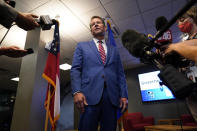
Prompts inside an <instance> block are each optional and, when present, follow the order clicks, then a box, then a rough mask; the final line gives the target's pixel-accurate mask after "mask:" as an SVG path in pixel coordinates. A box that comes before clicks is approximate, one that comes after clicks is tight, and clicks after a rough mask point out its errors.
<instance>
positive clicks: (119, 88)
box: [71, 40, 128, 106]
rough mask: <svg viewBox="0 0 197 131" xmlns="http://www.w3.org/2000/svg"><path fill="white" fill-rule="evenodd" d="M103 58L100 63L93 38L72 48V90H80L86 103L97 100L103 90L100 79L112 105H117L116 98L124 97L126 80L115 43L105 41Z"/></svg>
mask: <svg viewBox="0 0 197 131" xmlns="http://www.w3.org/2000/svg"><path fill="white" fill-rule="evenodd" d="M106 45H107V58H106V62H105V65H104V64H103V63H102V60H101V57H100V54H99V51H98V49H97V47H96V44H95V43H94V41H93V40H92V41H89V42H80V43H78V44H77V47H76V49H75V52H74V57H73V63H72V68H71V86H72V91H73V93H75V92H77V91H80V92H82V93H83V94H84V95H85V97H86V100H87V103H88V105H95V104H98V103H99V101H100V99H101V97H102V93H103V88H104V81H105V82H106V85H107V92H108V95H109V98H110V101H111V102H112V104H113V105H115V106H119V102H120V98H121V97H125V98H128V92H127V84H126V80H125V75H124V70H123V67H122V63H121V60H120V55H119V52H118V50H117V48H116V47H114V46H112V45H110V44H109V43H106Z"/></svg>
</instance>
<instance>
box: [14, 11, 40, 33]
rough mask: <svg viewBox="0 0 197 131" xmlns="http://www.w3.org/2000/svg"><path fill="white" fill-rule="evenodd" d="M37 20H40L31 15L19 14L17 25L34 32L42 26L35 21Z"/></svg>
mask: <svg viewBox="0 0 197 131" xmlns="http://www.w3.org/2000/svg"><path fill="white" fill-rule="evenodd" d="M35 18H38V16H36V15H34V14H30V13H18V15H17V17H16V24H17V25H18V26H19V27H20V28H22V29H24V30H26V31H28V30H32V29H34V28H36V27H39V26H40V25H39V24H38V23H37V22H36V21H35Z"/></svg>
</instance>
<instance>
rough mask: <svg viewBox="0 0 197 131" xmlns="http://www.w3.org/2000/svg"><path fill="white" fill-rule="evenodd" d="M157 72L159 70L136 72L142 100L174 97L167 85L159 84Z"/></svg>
mask: <svg viewBox="0 0 197 131" xmlns="http://www.w3.org/2000/svg"><path fill="white" fill-rule="evenodd" d="M159 73H160V71H153V72H148V73H143V74H138V78H139V84H140V90H141V96H142V101H143V102H147V101H158V100H169V99H175V97H174V96H173V94H172V92H171V91H170V90H169V89H168V87H167V86H165V85H160V84H159V82H161V80H160V79H159V77H158V74H159Z"/></svg>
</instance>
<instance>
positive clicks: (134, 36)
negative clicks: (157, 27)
mask: <svg viewBox="0 0 197 131" xmlns="http://www.w3.org/2000/svg"><path fill="white" fill-rule="evenodd" d="M122 43H123V46H124V47H125V48H126V49H127V50H128V51H129V52H130V53H131V54H132V55H133V56H135V57H143V55H144V53H145V48H147V47H151V46H152V45H151V43H149V40H148V38H147V37H146V36H145V35H144V34H140V33H138V32H136V31H135V30H127V31H125V32H124V33H123V35H122Z"/></svg>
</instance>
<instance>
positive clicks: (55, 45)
mask: <svg viewBox="0 0 197 131" xmlns="http://www.w3.org/2000/svg"><path fill="white" fill-rule="evenodd" d="M59 51H60V38H59V27H58V25H55V31H54V38H53V42H52V43H51V48H50V53H52V54H54V55H57V54H58V53H59Z"/></svg>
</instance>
